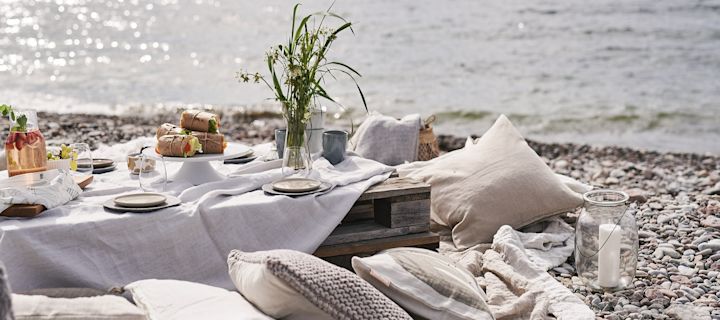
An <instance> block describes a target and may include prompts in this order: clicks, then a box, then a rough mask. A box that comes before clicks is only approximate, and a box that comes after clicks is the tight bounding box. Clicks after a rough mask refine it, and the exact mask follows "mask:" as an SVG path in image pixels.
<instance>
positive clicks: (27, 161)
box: [5, 111, 47, 177]
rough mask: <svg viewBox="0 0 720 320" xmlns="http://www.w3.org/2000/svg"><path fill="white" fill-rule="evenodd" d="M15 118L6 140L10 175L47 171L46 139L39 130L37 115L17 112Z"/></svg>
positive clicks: (12, 120) (30, 112)
mask: <svg viewBox="0 0 720 320" xmlns="http://www.w3.org/2000/svg"><path fill="white" fill-rule="evenodd" d="M14 116H15V119H13V118H12V117H11V118H10V122H11V124H10V134H9V135H8V138H7V140H5V154H6V155H7V168H8V175H9V176H11V177H12V176H16V175H19V174H23V173H32V172H40V171H45V170H47V151H46V149H45V137H43V135H42V133H40V130H39V128H38V120H37V113H35V111H16V112H15V113H14ZM23 116H24V118H23ZM21 119H25V120H21ZM23 121H25V123H23Z"/></svg>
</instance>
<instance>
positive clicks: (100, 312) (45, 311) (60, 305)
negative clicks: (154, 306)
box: [12, 294, 146, 320]
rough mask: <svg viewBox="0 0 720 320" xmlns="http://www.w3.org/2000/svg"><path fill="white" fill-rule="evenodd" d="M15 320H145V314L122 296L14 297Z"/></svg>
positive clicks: (15, 295) (17, 295) (20, 295)
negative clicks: (70, 297) (69, 297)
mask: <svg viewBox="0 0 720 320" xmlns="http://www.w3.org/2000/svg"><path fill="white" fill-rule="evenodd" d="M12 302H13V310H14V312H15V319H16V320H47V319H73V320H86V319H87V320H98V319H117V320H145V319H146V318H145V313H144V312H142V310H140V309H138V308H137V307H136V306H134V305H133V304H132V303H130V302H129V301H127V299H125V298H123V297H120V296H113V295H108V296H97V297H86V298H74V299H67V298H50V297H46V296H26V295H22V294H13V295H12Z"/></svg>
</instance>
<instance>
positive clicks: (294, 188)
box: [272, 178, 321, 193]
mask: <svg viewBox="0 0 720 320" xmlns="http://www.w3.org/2000/svg"><path fill="white" fill-rule="evenodd" d="M320 185H321V183H320V181H317V180H313V179H306V178H288V179H282V180H279V181H275V182H273V183H272V187H273V190H275V191H280V192H285V193H298V192H308V191H313V190H315V189H317V188H319V187H320Z"/></svg>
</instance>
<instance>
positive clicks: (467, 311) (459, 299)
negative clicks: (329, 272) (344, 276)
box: [352, 248, 494, 320]
mask: <svg viewBox="0 0 720 320" xmlns="http://www.w3.org/2000/svg"><path fill="white" fill-rule="evenodd" d="M352 266H353V269H354V270H355V272H356V273H357V274H358V276H360V277H361V278H363V279H364V280H365V281H367V282H369V283H370V284H372V285H373V286H375V288H377V289H378V290H380V292H382V293H384V294H385V295H386V296H388V297H389V298H390V299H392V300H393V301H395V302H397V304H399V305H400V306H401V307H403V308H404V309H405V310H407V311H408V312H409V313H410V314H412V315H413V316H419V317H422V318H425V319H446V320H475V319H494V318H493V316H492V313H491V312H490V308H489V307H488V305H487V303H486V300H487V297H486V296H485V292H483V291H482V289H481V288H480V287H479V286H478V285H477V283H476V282H475V278H473V276H472V275H471V274H470V273H469V272H467V271H466V270H464V269H461V268H459V267H457V266H456V265H455V263H454V262H452V261H451V260H449V259H448V258H446V257H444V256H442V255H440V254H439V253H437V252H433V251H430V250H427V249H419V248H397V249H390V250H385V251H382V252H380V253H378V254H376V255H374V256H372V257H368V258H359V257H353V259H352Z"/></svg>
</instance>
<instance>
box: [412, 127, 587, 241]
mask: <svg viewBox="0 0 720 320" xmlns="http://www.w3.org/2000/svg"><path fill="white" fill-rule="evenodd" d="M398 172H399V173H400V175H401V176H407V177H410V178H413V179H417V180H422V181H425V182H427V183H429V184H430V185H431V186H432V190H431V200H432V207H431V218H432V221H433V222H434V223H436V224H439V225H441V226H445V227H448V228H451V229H452V240H453V243H454V244H455V246H456V247H457V248H458V249H461V250H462V249H467V248H469V247H472V246H474V245H477V244H480V243H488V242H491V241H492V238H493V235H494V234H495V232H496V231H497V230H498V229H499V228H500V227H501V226H503V225H510V226H511V227H513V228H515V229H517V228H520V227H523V226H525V225H528V224H530V223H532V222H535V221H538V220H541V219H544V218H547V217H550V216H553V215H556V214H559V213H562V212H566V211H570V210H573V209H574V208H576V207H578V206H580V205H581V204H582V202H583V200H582V197H581V195H580V194H578V193H576V192H574V191H572V190H571V189H570V188H568V187H567V186H566V185H565V184H563V182H562V181H561V180H560V179H559V178H558V177H557V176H556V175H555V174H554V173H553V172H552V171H551V170H550V168H548V166H547V165H545V163H544V162H543V161H542V160H541V159H540V157H538V155H537V154H536V153H535V152H534V151H533V150H532V149H531V148H530V147H529V146H528V145H527V143H526V142H525V139H524V138H523V137H522V136H521V135H520V133H519V132H518V131H517V130H516V129H515V127H513V125H512V123H510V120H508V119H507V117H505V116H504V115H501V116H500V117H499V118H498V119H497V121H496V122H495V124H493V126H492V127H491V128H490V129H489V130H488V131H487V132H486V133H485V134H484V135H483V136H482V137H481V138H480V139H479V140H478V141H477V143H476V144H472V143H468V144H466V146H465V148H463V149H460V150H457V151H453V152H450V153H448V154H445V155H443V156H441V157H439V158H436V159H433V160H431V161H427V162H424V163H417V164H413V165H409V166H406V167H401V168H399V169H398Z"/></svg>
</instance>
